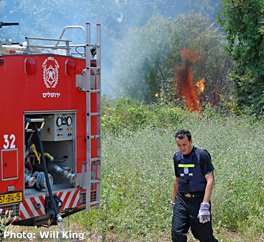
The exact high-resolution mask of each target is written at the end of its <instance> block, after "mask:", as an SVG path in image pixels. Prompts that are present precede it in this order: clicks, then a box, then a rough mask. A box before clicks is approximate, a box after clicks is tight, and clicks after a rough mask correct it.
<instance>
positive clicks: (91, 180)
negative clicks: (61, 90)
mask: <svg viewBox="0 0 264 242" xmlns="http://www.w3.org/2000/svg"><path fill="white" fill-rule="evenodd" d="M96 28H97V41H96V44H95V45H91V44H90V41H91V39H90V38H91V36H90V23H86V48H85V52H86V53H85V55H86V75H85V76H86V78H85V79H86V87H87V88H86V109H87V110H86V114H87V115H86V119H87V131H86V134H87V136H86V137H87V161H86V162H85V165H86V169H85V170H86V173H87V174H86V176H85V177H86V211H90V206H91V205H96V208H99V205H100V194H101V25H100V24H97V25H96ZM91 48H95V50H96V67H95V66H91V60H92V58H91ZM87 72H88V73H87ZM93 77H95V78H96V81H95V82H96V85H95V84H94V82H93V81H92V78H93ZM93 93H96V96H97V98H96V99H97V112H91V95H93ZM91 116H97V134H96V135H92V134H91V130H92V127H91V125H92V124H91ZM92 139H97V157H95V158H92V154H91V142H92ZM92 163H93V165H96V166H97V177H96V179H95V177H92V174H91V166H92ZM93 184H97V186H96V188H97V189H96V199H95V201H94V199H93V201H91V186H92V185H93Z"/></svg>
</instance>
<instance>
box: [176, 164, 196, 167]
mask: <svg viewBox="0 0 264 242" xmlns="http://www.w3.org/2000/svg"><path fill="white" fill-rule="evenodd" d="M178 167H195V164H178Z"/></svg>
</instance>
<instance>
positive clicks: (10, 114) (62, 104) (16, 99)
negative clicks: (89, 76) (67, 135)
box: [0, 54, 97, 219]
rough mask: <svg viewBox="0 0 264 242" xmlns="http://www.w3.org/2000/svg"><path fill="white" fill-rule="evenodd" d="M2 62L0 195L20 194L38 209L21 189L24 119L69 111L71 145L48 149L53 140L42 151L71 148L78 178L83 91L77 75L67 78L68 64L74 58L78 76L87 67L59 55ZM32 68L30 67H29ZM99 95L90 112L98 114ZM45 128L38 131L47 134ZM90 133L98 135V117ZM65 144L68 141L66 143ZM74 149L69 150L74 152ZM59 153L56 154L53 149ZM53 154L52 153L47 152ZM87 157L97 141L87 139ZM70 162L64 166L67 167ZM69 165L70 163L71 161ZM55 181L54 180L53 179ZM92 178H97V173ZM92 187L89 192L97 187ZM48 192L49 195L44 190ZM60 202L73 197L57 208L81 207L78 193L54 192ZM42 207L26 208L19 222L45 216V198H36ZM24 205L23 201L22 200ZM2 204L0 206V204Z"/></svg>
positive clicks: (82, 155) (10, 57) (82, 145)
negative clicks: (30, 64) (28, 63)
mask: <svg viewBox="0 0 264 242" xmlns="http://www.w3.org/2000/svg"><path fill="white" fill-rule="evenodd" d="M1 58H3V59H4V64H3V65H1V66H0V82H1V87H2V88H1V90H2V91H1V95H0V107H1V118H0V127H1V129H0V147H1V174H0V175H1V186H0V193H8V192H15V191H22V192H23V196H24V199H27V200H28V201H29V202H31V204H32V206H33V207H35V206H36V203H37V202H36V199H35V198H34V196H33V194H34V192H32V193H29V194H30V195H31V197H27V196H25V195H27V194H25V185H24V161H25V158H26V157H24V154H25V144H24V142H25V141H24V140H25V133H24V129H25V121H26V120H25V119H26V118H27V116H30V115H31V116H32V115H33V116H34V115H38V114H51V115H56V114H57V113H58V114H60V113H61V114H63V112H66V113H67V112H69V113H70V114H71V115H72V117H73V121H74V122H75V124H74V125H75V126H74V127H75V131H73V132H75V138H73V140H74V141H73V142H75V143H74V147H73V145H72V142H71V141H58V142H61V144H65V145H63V146H60V144H59V143H58V145H57V147H56V148H52V145H53V142H48V141H43V143H44V145H45V147H47V148H48V149H49V150H51V151H53V152H54V153H55V155H56V152H57V153H58V152H59V151H61V150H63V149H64V148H65V147H66V148H67V149H69V150H71V149H72V151H73V153H74V154H75V155H72V157H69V158H68V160H72V159H75V161H74V162H73V166H74V167H72V169H73V170H74V172H76V173H77V174H80V173H81V172H82V169H83V162H84V161H86V145H87V143H86V139H87V137H86V125H87V121H86V111H87V108H86V92H81V91H80V90H79V88H78V87H76V77H75V75H73V76H71V75H67V73H66V62H67V61H68V60H74V61H75V63H76V74H78V75H80V74H81V73H82V70H83V69H85V60H84V59H79V58H73V57H69V56H59V55H47V54H43V55H16V54H15V55H7V56H3V57H1ZM28 58H32V59H35V61H36V66H37V69H36V73H34V71H33V74H32V73H27V71H28V70H27V69H26V61H27V59H28ZM33 66H34V65H33ZM96 95H97V94H96V93H93V94H92V95H91V112H94V113H96V112H97V101H96V100H97V96H96ZM48 128H49V127H48V126H46V127H45V125H44V128H43V130H42V132H49V131H48ZM91 135H97V117H96V116H92V117H91ZM67 142H68V143H67ZM72 147H73V148H72ZM56 150H58V151H56ZM51 155H53V154H51ZM91 157H97V140H96V139H92V140H91ZM67 164H68V163H67ZM69 164H70V165H71V163H69ZM91 169H92V170H94V171H95V174H96V169H97V167H96V165H94V164H92V167H91ZM56 179H57V178H56ZM93 179H97V175H95V177H94V178H93ZM96 186H97V184H94V185H93V187H92V188H91V190H94V189H95V188H96ZM46 194H47V192H46ZM54 194H57V195H58V197H59V198H61V199H64V198H65V197H69V196H71V198H72V197H74V199H72V200H71V201H70V202H69V204H70V206H68V205H66V203H63V205H62V207H61V208H60V210H64V209H66V208H67V206H68V207H78V206H80V201H79V195H80V194H79V190H78V189H77V190H72V191H70V192H69V193H65V192H63V191H57V192H55V193H54ZM37 199H38V200H39V201H41V202H40V204H41V206H42V208H41V209H39V210H37V209H36V211H35V212H34V211H33V210H34V209H33V210H32V209H30V208H28V209H26V210H27V212H28V211H31V212H28V214H27V216H25V214H22V215H21V219H26V218H28V217H36V216H40V215H44V214H45V211H44V209H43V206H44V205H45V202H44V195H43V194H40V196H39V197H38V198H37ZM0 203H1V201H0ZM23 204H25V206H27V203H25V202H23ZM0 205H1V204H0Z"/></svg>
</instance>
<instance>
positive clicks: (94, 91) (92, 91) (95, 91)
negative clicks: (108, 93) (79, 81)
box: [87, 89, 101, 93]
mask: <svg viewBox="0 0 264 242" xmlns="http://www.w3.org/2000/svg"><path fill="white" fill-rule="evenodd" d="M87 91H90V93H99V92H101V90H99V89H97V90H87Z"/></svg>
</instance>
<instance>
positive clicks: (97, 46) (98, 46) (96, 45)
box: [89, 44, 100, 48]
mask: <svg viewBox="0 0 264 242" xmlns="http://www.w3.org/2000/svg"><path fill="white" fill-rule="evenodd" d="M89 46H90V47H95V48H100V45H98V44H95V45H89Z"/></svg>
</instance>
